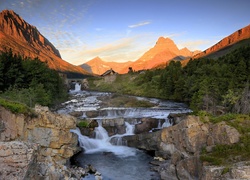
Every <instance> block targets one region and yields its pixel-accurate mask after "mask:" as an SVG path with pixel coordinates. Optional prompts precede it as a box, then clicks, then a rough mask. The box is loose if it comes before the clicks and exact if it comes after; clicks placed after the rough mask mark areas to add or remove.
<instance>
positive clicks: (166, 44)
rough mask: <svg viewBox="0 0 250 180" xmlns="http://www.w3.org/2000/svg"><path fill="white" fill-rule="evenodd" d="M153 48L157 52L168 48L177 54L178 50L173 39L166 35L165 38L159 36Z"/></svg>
mask: <svg viewBox="0 0 250 180" xmlns="http://www.w3.org/2000/svg"><path fill="white" fill-rule="evenodd" d="M154 49H157V52H159V51H165V50H169V51H171V52H173V53H176V54H178V52H179V49H178V47H177V46H176V44H175V43H174V41H173V40H172V39H170V38H168V37H167V38H164V37H159V39H158V40H157V42H156V44H155V46H154Z"/></svg>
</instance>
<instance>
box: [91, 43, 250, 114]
mask: <svg viewBox="0 0 250 180" xmlns="http://www.w3.org/2000/svg"><path fill="white" fill-rule="evenodd" d="M249 80H250V47H243V48H239V49H237V50H235V51H233V52H232V53H229V54H228V55H226V56H223V57H220V58H219V59H217V60H214V59H205V58H200V59H195V60H190V61H189V62H188V64H187V65H186V66H184V67H182V66H181V63H180V61H171V62H170V64H169V65H168V66H167V67H166V68H165V69H158V70H149V71H145V72H140V73H139V72H134V73H130V74H127V75H118V76H117V78H116V80H115V81H114V82H112V83H113V84H112V85H110V84H109V83H107V82H104V81H103V80H99V81H93V83H92V87H94V88H97V89H99V90H100V89H101V90H110V91H114V92H119V93H127V94H134V95H142V96H150V97H158V98H164V99H169V100H175V101H184V102H187V103H189V104H190V107H191V108H192V109H193V110H206V111H208V112H211V113H213V114H215V113H216V112H217V111H218V110H219V109H220V110H221V111H224V112H234V113H250V89H249ZM102 81H103V82H102ZM101 82H102V83H101ZM97 85H98V87H97Z"/></svg>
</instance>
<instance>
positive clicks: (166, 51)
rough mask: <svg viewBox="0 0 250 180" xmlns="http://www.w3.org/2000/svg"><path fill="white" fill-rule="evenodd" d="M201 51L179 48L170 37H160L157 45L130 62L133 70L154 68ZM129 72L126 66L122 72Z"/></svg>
mask: <svg viewBox="0 0 250 180" xmlns="http://www.w3.org/2000/svg"><path fill="white" fill-rule="evenodd" d="M199 52H200V51H194V52H192V51H190V50H189V49H187V48H183V49H179V48H178V47H177V46H176V44H175V43H174V41H173V40H172V39H170V38H164V37H160V38H159V39H158V40H157V42H156V44H155V46H154V47H153V48H151V49H149V50H148V51H147V52H145V53H144V54H143V55H142V56H141V57H140V58H139V59H138V60H136V61H135V62H133V63H132V64H130V66H131V67H132V68H133V70H135V71H138V70H142V69H152V68H155V67H157V66H159V65H161V64H163V63H164V64H165V65H166V64H167V63H168V62H169V61H171V60H183V59H186V58H189V57H192V56H194V55H195V54H197V53H199ZM126 72H128V67H125V68H124V69H123V70H122V71H121V73H126Z"/></svg>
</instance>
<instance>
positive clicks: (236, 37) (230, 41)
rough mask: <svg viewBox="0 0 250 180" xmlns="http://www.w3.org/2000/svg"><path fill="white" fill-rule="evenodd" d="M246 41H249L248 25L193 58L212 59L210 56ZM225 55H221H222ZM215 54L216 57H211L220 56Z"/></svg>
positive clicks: (249, 26)
mask: <svg viewBox="0 0 250 180" xmlns="http://www.w3.org/2000/svg"><path fill="white" fill-rule="evenodd" d="M246 39H250V25H248V26H246V27H243V28H241V29H239V30H237V31H235V32H234V33H232V34H231V35H229V36H227V37H225V38H223V39H222V40H221V41H219V42H218V43H216V44H215V45H213V46H211V47H210V48H208V49H206V50H205V51H203V52H201V53H199V54H197V55H195V56H194V57H193V58H201V57H208V56H210V57H212V54H214V53H217V52H219V51H221V50H223V49H225V48H227V47H229V46H233V45H235V44H236V43H239V42H240V41H243V40H246ZM248 44H250V43H248ZM225 53H226V52H225ZM225 53H221V54H222V55H224V54H225ZM217 54H218V53H217ZM217 54H216V55H215V54H214V55H213V57H217V56H220V55H217Z"/></svg>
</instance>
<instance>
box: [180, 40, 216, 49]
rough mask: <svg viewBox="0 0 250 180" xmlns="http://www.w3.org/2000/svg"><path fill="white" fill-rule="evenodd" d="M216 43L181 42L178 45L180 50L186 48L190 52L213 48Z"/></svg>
mask: <svg viewBox="0 0 250 180" xmlns="http://www.w3.org/2000/svg"><path fill="white" fill-rule="evenodd" d="M215 43H216V41H215V40H204V39H203V40H202V39H201V40H194V41H191V40H190V41H185V42H181V43H179V44H178V47H179V48H184V47H187V48H188V49H189V50H192V51H194V50H205V49H207V48H208V47H210V46H212V45H213V44H215Z"/></svg>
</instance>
